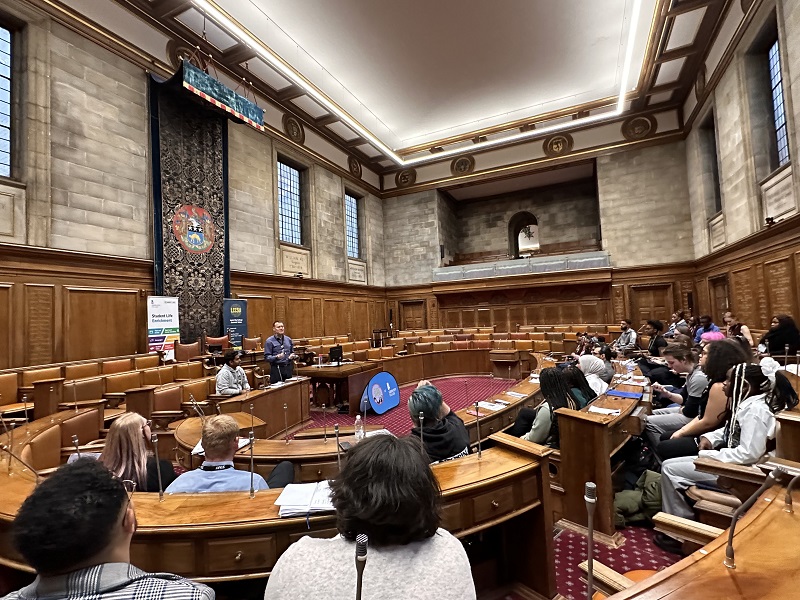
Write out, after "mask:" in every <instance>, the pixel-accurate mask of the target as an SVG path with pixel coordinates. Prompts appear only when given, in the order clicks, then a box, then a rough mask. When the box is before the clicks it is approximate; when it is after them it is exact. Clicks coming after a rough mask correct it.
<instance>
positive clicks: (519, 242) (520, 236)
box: [508, 211, 539, 258]
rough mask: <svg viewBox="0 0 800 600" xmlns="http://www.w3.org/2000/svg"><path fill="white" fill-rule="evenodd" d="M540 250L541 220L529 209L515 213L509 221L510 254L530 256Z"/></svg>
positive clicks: (511, 255) (516, 256) (513, 256)
mask: <svg viewBox="0 0 800 600" xmlns="http://www.w3.org/2000/svg"><path fill="white" fill-rule="evenodd" d="M538 250H539V220H538V219H537V218H536V216H535V215H533V214H532V213H529V212H528V211H522V212H518V213H517V214H515V215H514V216H513V217H511V219H509V221H508V255H509V256H510V257H511V258H519V257H520V256H530V255H531V254H533V253H535V252H538Z"/></svg>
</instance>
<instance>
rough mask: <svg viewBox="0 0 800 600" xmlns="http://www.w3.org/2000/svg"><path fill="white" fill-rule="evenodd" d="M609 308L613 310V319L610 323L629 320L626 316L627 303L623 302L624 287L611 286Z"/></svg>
mask: <svg viewBox="0 0 800 600" xmlns="http://www.w3.org/2000/svg"><path fill="white" fill-rule="evenodd" d="M611 306H612V308H613V309H614V318H613V319H612V321H619V320H620V319H628V318H630V317H629V316H628V303H627V302H626V301H625V286H624V285H612V286H611Z"/></svg>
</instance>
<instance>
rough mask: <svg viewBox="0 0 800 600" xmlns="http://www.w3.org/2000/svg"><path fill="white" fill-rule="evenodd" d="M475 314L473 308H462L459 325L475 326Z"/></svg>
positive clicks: (476, 323) (476, 322)
mask: <svg viewBox="0 0 800 600" xmlns="http://www.w3.org/2000/svg"><path fill="white" fill-rule="evenodd" d="M477 325H478V321H477V315H476V314H475V309H474V308H473V309H468V308H465V309H462V310H461V326H462V327H477Z"/></svg>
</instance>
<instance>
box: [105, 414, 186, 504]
mask: <svg viewBox="0 0 800 600" xmlns="http://www.w3.org/2000/svg"><path fill="white" fill-rule="evenodd" d="M149 443H150V421H148V420H146V419H145V418H144V417H143V416H142V415H140V414H139V413H135V412H129V413H125V414H124V415H122V416H121V417H119V418H118V419H116V420H114V422H113V423H112V424H111V428H110V429H109V430H108V437H106V445H105V447H104V448H103V451H102V452H101V453H100V456H99V457H98V459H99V460H100V462H101V463H103V464H104V465H105V466H106V467H107V468H108V470H109V471H111V472H112V473H114V475H116V476H117V477H119V478H120V479H131V480H133V481H135V482H136V489H137V490H138V491H140V492H157V491H158V466H157V464H158V463H160V466H161V484H162V485H163V486H164V488H166V487H167V486H168V485H169V484H170V483H172V482H173V481H175V478H176V477H177V476H176V475H175V469H174V468H173V467H172V463H171V462H169V461H168V460H161V459H159V458H158V457H157V456H154V455H153V453H152V452H150V451H149V450H148V444H149Z"/></svg>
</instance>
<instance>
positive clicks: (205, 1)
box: [192, 0, 642, 167]
mask: <svg viewBox="0 0 800 600" xmlns="http://www.w3.org/2000/svg"><path fill="white" fill-rule="evenodd" d="M192 3H193V4H194V5H195V6H196V7H197V8H198V9H200V10H201V11H203V12H204V13H205V14H206V15H207V16H208V17H209V18H211V19H212V20H213V21H215V22H216V23H217V25H219V26H220V27H222V28H223V29H225V30H226V31H227V32H228V33H230V34H231V35H233V36H234V37H236V38H237V39H238V40H239V41H240V42H242V43H243V44H245V45H246V46H248V47H249V48H252V49H253V50H255V52H256V54H258V56H260V57H261V58H262V59H264V60H265V61H266V62H267V63H268V64H269V65H270V66H271V67H273V68H274V69H275V70H276V71H278V72H279V73H280V74H281V75H283V76H284V77H286V79H288V80H289V81H291V82H292V84H294V85H296V86H298V87H299V88H301V89H302V90H303V91H304V92H305V93H306V94H307V95H308V96H310V97H311V98H313V99H314V100H315V101H316V102H318V103H319V104H321V105H322V106H324V107H325V109H326V110H328V111H329V112H331V113H332V114H334V115H336V116H337V117H338V118H339V119H341V120H342V121H343V122H344V123H345V124H346V125H347V126H348V127H350V128H351V129H353V130H355V131H356V133H358V134H359V135H360V136H361V137H363V138H364V139H366V140H367V141H368V142H369V143H370V144H372V145H373V146H375V147H376V148H377V149H378V150H380V151H381V152H382V153H383V154H385V155H386V156H387V157H388V158H390V159H392V161H394V162H395V163H396V164H397V165H398V166H400V167H413V166H416V165H420V164H424V163H428V162H433V161H439V160H442V159H443V158H447V157H450V156H456V155H460V154H464V153H466V152H475V151H477V150H486V149H489V148H494V147H496V146H501V145H505V144H510V143H512V142H518V141H520V140H525V139H528V138H534V137H541V136H542V135H546V134H549V133H555V132H558V131H563V130H565V129H571V128H573V127H579V126H582V125H587V124H591V123H597V122H600V121H606V120H609V119H613V118H614V117H618V116H619V115H621V114H622V112H623V111H624V109H625V100H626V94H627V89H626V88H627V82H628V77H629V75H630V69H631V63H632V61H633V47H634V42H635V39H636V30H637V27H638V24H639V15H640V13H641V8H642V0H633V9H632V11H631V23H630V28H629V30H628V40H627V46H626V48H625V61H624V62H623V67H622V78H621V82H620V89H619V94H618V96H617V103H616V108H615V109H614V110H613V111H610V112H605V113H601V114H597V115H590V116H588V117H581V118H579V119H575V120H573V121H568V122H564V123H556V124H553V125H549V126H547V127H541V128H537V129H531V130H529V131H522V132H519V133H516V134H514V135H509V136H506V137H502V138H496V139H493V140H486V141H484V142H479V143H477V144H473V145H472V146H469V147H467V148H451V149H450V150H444V151H442V152H437V153H436V154H431V155H430V156H418V157H416V158H409V159H403V158H402V157H401V156H399V155H398V154H397V153H396V152H395V151H394V150H392V149H391V148H389V147H388V146H387V145H386V144H384V143H383V142H382V141H381V140H380V139H378V138H377V137H376V136H375V135H374V134H372V133H371V132H370V131H368V130H367V129H366V128H365V127H364V126H363V125H361V123H359V122H358V121H356V120H355V119H354V118H353V117H351V116H350V115H349V114H347V112H346V111H344V110H343V109H342V108H341V107H340V106H339V105H338V104H336V103H335V102H333V101H332V100H331V99H330V98H328V97H327V96H326V95H325V94H323V93H322V92H321V91H320V90H318V89H317V88H316V87H315V86H314V85H312V84H311V83H310V82H309V81H307V80H306V79H305V78H303V77H302V76H301V75H300V74H299V73H297V72H296V71H295V70H294V69H292V68H291V67H289V66H288V65H287V64H286V63H284V62H283V61H282V60H281V59H280V58H279V57H278V56H277V55H275V53H274V52H272V50H270V49H269V48H268V47H267V46H266V45H265V44H264V43H263V42H262V41H261V40H259V39H258V38H257V37H255V36H254V35H253V34H252V33H250V32H249V31H247V30H246V29H244V28H243V27H242V26H241V25H239V24H238V23H237V22H236V21H235V20H234V19H233V18H231V17H230V16H229V15H228V14H227V13H226V12H225V11H223V10H222V9H221V8H219V7H218V6H217V5H216V4H215V3H213V2H211V1H209V0H192Z"/></svg>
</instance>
